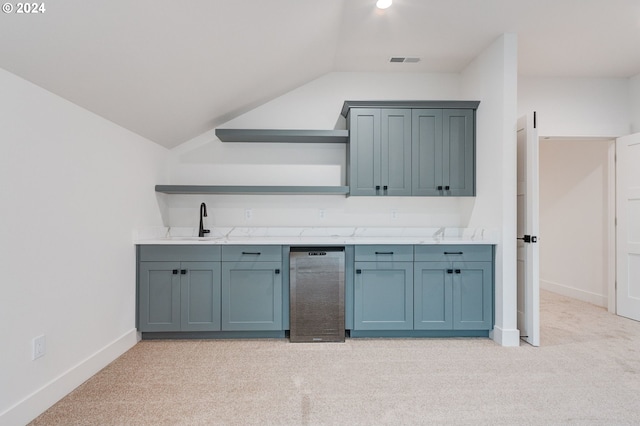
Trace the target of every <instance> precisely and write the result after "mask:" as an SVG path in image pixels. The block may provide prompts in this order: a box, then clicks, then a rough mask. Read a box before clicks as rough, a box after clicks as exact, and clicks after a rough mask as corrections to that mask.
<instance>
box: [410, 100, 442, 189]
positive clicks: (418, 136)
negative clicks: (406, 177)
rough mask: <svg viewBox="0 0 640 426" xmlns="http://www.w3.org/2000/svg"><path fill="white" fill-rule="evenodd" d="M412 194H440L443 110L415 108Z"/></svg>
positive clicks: (413, 120) (413, 119) (413, 118)
mask: <svg viewBox="0 0 640 426" xmlns="http://www.w3.org/2000/svg"><path fill="white" fill-rule="evenodd" d="M411 145H412V151H413V152H412V158H413V160H412V167H411V171H412V180H411V182H412V191H411V194H412V195H426V196H438V195H442V190H441V189H438V187H442V160H441V159H442V110H441V109H414V110H413V116H412V141H411Z"/></svg>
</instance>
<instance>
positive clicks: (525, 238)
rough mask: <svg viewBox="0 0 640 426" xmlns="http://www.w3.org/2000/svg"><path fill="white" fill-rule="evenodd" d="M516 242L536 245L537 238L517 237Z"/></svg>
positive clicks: (533, 236)
mask: <svg viewBox="0 0 640 426" xmlns="http://www.w3.org/2000/svg"><path fill="white" fill-rule="evenodd" d="M517 239H518V240H522V241H524V242H525V243H537V242H538V237H537V236H536V235H525V236H524V237H518V238H517Z"/></svg>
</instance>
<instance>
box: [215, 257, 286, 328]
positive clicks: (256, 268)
mask: <svg viewBox="0 0 640 426" xmlns="http://www.w3.org/2000/svg"><path fill="white" fill-rule="evenodd" d="M281 269H282V263H281V262H256V263H252V262H223V264H222V329H223V330H282V275H281V274H280V272H279V271H280V270H281Z"/></svg>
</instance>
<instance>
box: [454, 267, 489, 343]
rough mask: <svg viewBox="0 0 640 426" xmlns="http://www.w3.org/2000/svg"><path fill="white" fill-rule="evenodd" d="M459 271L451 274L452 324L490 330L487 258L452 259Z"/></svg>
mask: <svg viewBox="0 0 640 426" xmlns="http://www.w3.org/2000/svg"><path fill="white" fill-rule="evenodd" d="M453 267H454V269H455V270H456V271H457V270H459V271H460V273H458V274H455V275H454V276H453V328H454V329H456V330H489V329H491V328H492V322H493V291H492V280H493V278H492V273H491V263H490V262H454V264H453Z"/></svg>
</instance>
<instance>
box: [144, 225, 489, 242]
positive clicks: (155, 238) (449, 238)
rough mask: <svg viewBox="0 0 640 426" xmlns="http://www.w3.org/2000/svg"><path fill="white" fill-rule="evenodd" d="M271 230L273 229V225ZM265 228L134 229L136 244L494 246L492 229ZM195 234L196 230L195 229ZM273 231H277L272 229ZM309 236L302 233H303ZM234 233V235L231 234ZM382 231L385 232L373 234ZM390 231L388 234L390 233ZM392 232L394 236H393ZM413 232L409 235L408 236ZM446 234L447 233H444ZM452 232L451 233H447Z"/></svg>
mask: <svg viewBox="0 0 640 426" xmlns="http://www.w3.org/2000/svg"><path fill="white" fill-rule="evenodd" d="M273 229H275V228H273ZM273 229H269V228H226V229H223V230H221V231H222V232H219V231H220V230H218V229H216V230H214V231H213V232H212V234H213V235H212V236H208V237H204V238H198V237H195V236H194V233H193V230H192V228H156V229H155V230H154V231H152V232H148V231H145V232H135V233H134V236H133V237H134V238H133V242H134V244H136V245H292V246H293V245H296V246H300V245H310V246H318V245H328V246H335V245H367V244H370V245H372V244H376V245H379V244H380V245H385V244H387V245H388V244H395V245H403V244H404V245H434V244H463V245H476V244H485V245H495V244H497V238H495V235H496V234H495V232H486V231H485V230H484V229H461V228H397V229H391V228H378V229H377V228H336V229H333V228H331V229H327V232H328V233H329V235H326V234H325V235H321V234H322V233H324V232H323V231H324V230H323V229H322V228H295V229H293V228H290V229H287V231H289V232H285V233H290V232H291V231H292V230H293V234H294V235H273V234H272V230H273ZM196 233H197V231H196ZM276 233H277V231H276ZM307 233H308V234H309V235H303V234H307ZM234 234H235V235H234ZM375 234H386V235H375ZM390 234H391V235H390ZM393 234H396V235H393ZM412 234H413V235H412ZM447 234H449V235H447ZM451 234H453V235H451Z"/></svg>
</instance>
